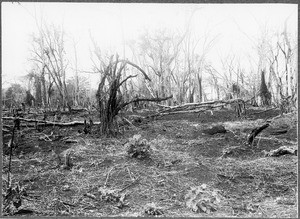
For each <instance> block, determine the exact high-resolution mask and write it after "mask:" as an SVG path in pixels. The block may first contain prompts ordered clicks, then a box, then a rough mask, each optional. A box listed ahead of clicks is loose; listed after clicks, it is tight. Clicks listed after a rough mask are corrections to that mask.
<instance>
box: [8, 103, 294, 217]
mask: <svg viewBox="0 0 300 219" xmlns="http://www.w3.org/2000/svg"><path fill="white" fill-rule="evenodd" d="M261 111H263V109H259V108H253V109H249V110H248V111H247V115H246V116H244V117H243V118H237V117H236V115H235V113H234V112H233V111H231V110H228V109H223V110H216V111H214V112H213V115H212V114H211V113H210V112H207V113H200V114H193V113H191V114H178V115H168V116H163V117H160V118H157V119H155V120H149V121H143V122H142V123H140V124H135V126H136V127H125V128H124V130H122V131H121V132H123V131H124V133H122V134H119V135H118V136H115V137H111V138H104V137H103V136H101V135H99V134H98V132H97V127H93V132H92V134H84V133H82V129H83V127H82V126H76V127H65V128H59V127H45V128H43V129H41V130H35V129H34V128H30V129H29V128H24V127H22V128H21V130H19V131H18V132H17V140H16V142H15V144H16V148H15V149H14V151H13V158H12V184H16V183H19V184H20V185H21V186H22V187H23V188H24V189H25V190H26V193H27V194H26V196H24V197H22V205H21V207H20V208H19V212H18V214H19V215H26V216H94V217H102V216H110V215H111V216H149V211H147V209H149V208H150V207H149V206H152V208H153V209H155V208H156V209H160V211H157V212H158V213H159V214H161V216H169V217H172V216H181V217H190V216H191V217H207V216H209V217H210V216H213V217H214V216H216V217H233V216H242V217H268V218H269V217H280V218H282V217H297V208H298V207H297V193H298V192H297V161H298V158H297V156H294V155H284V156H280V157H265V155H264V153H263V151H270V150H274V149H277V148H279V147H280V146H283V145H286V146H290V147H297V117H296V114H287V115H283V116H281V117H278V118H276V119H274V121H272V122H271V124H270V127H268V128H267V129H265V130H264V131H263V132H262V133H261V134H259V136H257V137H256V139H255V141H254V145H253V146H252V147H251V146H247V145H246V141H247V136H248V135H249V134H250V132H251V130H252V129H253V128H255V127H259V126H261V125H263V124H264V123H265V122H266V120H268V119H271V118H273V117H275V116H277V115H279V114H280V113H279V111H278V110H271V111H268V112H266V113H257V112H261ZM149 113H150V112H149V111H147V112H145V111H144V112H139V113H138V114H139V115H146V114H149ZM253 113H256V114H253ZM136 114H137V113H136ZM85 116H86V115H84V114H77V115H72V116H69V117H72V118H69V117H68V116H65V117H64V118H62V120H65V121H67V120H70V119H72V120H83V118H84V117H85ZM96 118H97V115H96V114H95V115H94V119H96ZM6 123H7V124H9V122H6ZM214 125H223V126H224V127H225V128H226V130H227V132H226V133H220V134H215V135H207V134H204V133H203V130H204V129H207V128H210V127H212V126H214ZM278 127H285V128H286V127H287V129H288V131H287V132H286V133H284V134H280V135H272V131H274V130H276V129H277V128H278ZM136 134H139V135H141V138H142V139H146V140H147V142H148V143H149V144H150V146H151V156H150V158H148V159H143V160H139V159H134V158H130V157H129V156H128V154H127V151H126V147H125V144H126V142H128V139H129V138H131V137H132V136H133V135H136ZM47 136H48V138H47ZM9 139H10V136H9V135H6V136H4V146H3V150H4V156H3V170H2V180H3V188H2V189H3V193H5V191H6V186H7V185H6V182H7V171H8V160H9V159H8V158H9V156H8V155H7V151H5V150H6V148H7V144H8V141H9ZM66 139H72V140H76V141H77V143H76V142H74V143H66ZM232 148H237V150H234V153H231V154H229V155H228V156H226V157H224V156H223V157H222V155H223V154H224V151H225V150H230V149H232ZM67 153H70V158H71V162H72V164H73V166H72V168H71V169H67V168H64V165H63V164H64V156H65V154H67ZM203 184H205V185H207V186H208V187H209V188H211V189H213V190H215V191H217V193H218V194H219V197H221V198H220V201H219V202H218V203H217V204H216V206H215V210H214V211H211V212H194V211H193V210H192V209H190V208H189V207H188V206H187V201H186V199H187V193H188V191H189V190H190V189H191V188H193V187H197V186H201V185H203ZM103 191H114V192H115V193H114V194H118V195H121V196H122V195H123V198H122V199H118V198H116V199H104V198H103V197H104V196H103V194H104V192H103ZM153 206H154V207H153ZM20 209H23V211H20ZM28 209H29V210H30V211H25V210H28ZM22 212H23V213H22Z"/></svg>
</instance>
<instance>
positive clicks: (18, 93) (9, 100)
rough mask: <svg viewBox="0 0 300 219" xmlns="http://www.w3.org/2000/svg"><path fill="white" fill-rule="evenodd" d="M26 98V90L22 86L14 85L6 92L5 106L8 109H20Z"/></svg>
mask: <svg viewBox="0 0 300 219" xmlns="http://www.w3.org/2000/svg"><path fill="white" fill-rule="evenodd" d="M24 97H25V89H24V88H23V87H22V86H21V85H20V84H12V85H11V86H10V87H9V88H8V89H7V90H6V91H5V106H6V107H8V108H13V107H19V106H20V105H21V103H22V102H23V100H24Z"/></svg>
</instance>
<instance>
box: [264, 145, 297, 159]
mask: <svg viewBox="0 0 300 219" xmlns="http://www.w3.org/2000/svg"><path fill="white" fill-rule="evenodd" d="M263 152H264V154H265V157H279V156H282V155H285V154H292V155H296V156H297V153H298V150H297V149H293V148H289V147H287V146H281V147H280V148H277V149H275V150H272V151H269V152H266V151H263Z"/></svg>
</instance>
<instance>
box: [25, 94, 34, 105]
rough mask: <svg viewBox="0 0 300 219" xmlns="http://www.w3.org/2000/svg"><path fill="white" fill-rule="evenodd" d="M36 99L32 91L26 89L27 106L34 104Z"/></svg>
mask: <svg viewBox="0 0 300 219" xmlns="http://www.w3.org/2000/svg"><path fill="white" fill-rule="evenodd" d="M34 101H35V98H34V97H33V96H32V94H31V93H30V91H29V90H27V91H26V96H25V100H24V102H25V104H26V105H27V106H32V104H33V103H34Z"/></svg>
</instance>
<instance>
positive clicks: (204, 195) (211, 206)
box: [185, 184, 221, 214]
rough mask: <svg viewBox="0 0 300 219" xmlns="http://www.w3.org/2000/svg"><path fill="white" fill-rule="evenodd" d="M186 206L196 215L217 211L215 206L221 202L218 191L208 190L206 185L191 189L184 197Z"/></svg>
mask: <svg viewBox="0 0 300 219" xmlns="http://www.w3.org/2000/svg"><path fill="white" fill-rule="evenodd" d="M185 199H186V206H187V207H188V208H190V209H192V211H193V212H197V213H208V214H209V213H210V212H214V211H217V204H219V203H220V202H221V196H220V194H218V191H217V190H215V189H212V188H209V187H208V186H207V185H206V184H202V185H201V186H197V187H192V188H191V189H190V190H189V191H188V193H187V194H186V196H185Z"/></svg>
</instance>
